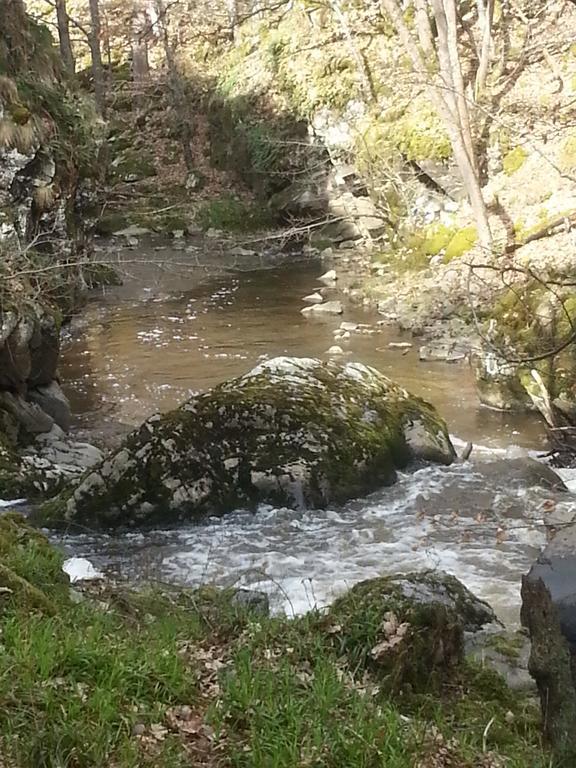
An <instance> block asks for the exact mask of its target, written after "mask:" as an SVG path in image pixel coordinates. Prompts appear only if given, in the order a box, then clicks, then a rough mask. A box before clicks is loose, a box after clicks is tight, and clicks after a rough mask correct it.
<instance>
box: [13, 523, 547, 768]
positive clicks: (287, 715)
mask: <svg viewBox="0 0 576 768" xmlns="http://www.w3.org/2000/svg"><path fill="white" fill-rule="evenodd" d="M16 520H17V519H16V518H12V517H10V516H8V517H6V516H5V517H3V518H0V554H1V555H2V563H3V566H4V567H6V568H8V569H10V571H11V572H12V574H14V575H15V576H16V577H17V578H18V579H21V580H22V581H23V582H24V583H26V584H28V585H29V587H30V589H29V590H28V591H26V592H22V593H20V594H19V595H16V594H15V593H14V592H13V591H12V588H11V586H10V583H8V584H7V583H6V581H5V580H4V579H3V575H2V572H1V571H0V588H1V589H0V631H1V634H0V762H1V763H2V764H3V765H10V766H17V767H18V768H38V766H45V767H46V768H56V767H58V768H62V767H64V766H65V767H66V768H101V767H102V766H104V765H106V766H114V767H115V768H136V766H158V767H160V768H178V767H180V766H182V767H183V766H190V765H198V766H222V767H223V768H224V766H226V767H228V766H237V767H238V768H271V766H277V767H278V768H302V767H303V766H314V767H315V768H337V767H338V768H340V766H350V767H351V768H384V766H386V768H414V766H422V767H425V768H428V766H437V765H445V766H448V765H449V766H457V767H458V768H488V767H490V768H492V766H500V765H503V764H505V765H506V766H508V768H526V766H530V767H531V768H545V766H546V767H549V766H550V765H551V763H550V758H549V756H547V755H546V754H545V753H544V752H543V750H542V748H541V746H540V743H539V733H538V727H537V722H536V717H535V714H536V713H535V710H534V709H533V708H532V707H531V706H530V705H529V704H528V703H527V702H525V701H523V700H522V699H521V698H519V697H518V696H516V695H512V694H511V693H510V691H508V690H507V689H506V687H505V686H504V684H503V682H502V680H501V679H500V678H498V676H497V675H495V674H494V673H492V672H489V671H487V670H485V669H481V668H479V667H475V666H470V665H462V666H460V667H459V669H458V670H457V671H456V672H455V674H454V675H453V676H451V677H450V683H449V684H445V685H444V686H443V687H442V688H439V689H438V688H436V689H435V690H431V689H427V685H426V680H424V681H422V682H423V685H421V686H420V689H419V692H418V694H416V693H415V692H414V691H413V690H412V689H411V687H410V686H407V687H405V688H403V689H402V690H399V691H397V692H396V693H395V694H394V695H393V696H392V695H390V694H388V693H386V692H385V690H384V688H381V687H380V685H379V681H378V679H377V678H375V677H373V676H372V675H371V674H370V672H368V671H366V670H365V669H359V668H358V666H357V665H354V664H351V663H350V659H351V658H353V656H349V655H346V654H344V655H343V654H342V649H341V648H340V645H339V643H338V642H336V641H335V634H334V621H327V619H326V616H325V615H324V614H321V613H314V612H313V613H311V614H309V615H307V616H305V617H303V618H300V619H296V620H288V619H284V618H266V617H265V616H262V615H257V614H254V613H249V612H247V611H246V610H245V609H243V608H239V607H237V606H234V605H233V603H232V602H231V600H230V595H229V593H226V592H217V591H215V590H208V589H204V590H201V591H199V592H198V591H197V592H182V591H175V590H169V589H167V588H165V589H164V590H158V589H156V590H152V589H148V590H145V591H141V592H138V593H136V592H132V591H130V590H128V589H126V588H123V587H119V586H113V585H106V584H104V583H101V584H99V585H92V586H90V587H86V588H85V589H83V590H77V589H75V590H73V591H71V590H70V588H69V587H68V585H67V583H66V579H65V577H63V575H62V572H61V570H60V566H61V557H60V555H59V554H58V553H57V552H56V551H55V550H54V549H52V548H51V547H50V546H49V545H48V543H47V542H46V541H45V540H44V539H43V537H42V536H41V535H40V534H38V533H36V532H34V531H32V530H31V529H29V528H28V527H26V526H25V525H23V524H22V523H21V522H17V521H16ZM37 593H38V594H42V595H43V596H44V600H45V603H44V602H42V601H38V600H36V599H35V597H36V596H37ZM357 608H358V610H355V609H354V605H353V604H351V602H350V600H348V602H347V612H348V613H350V611H351V615H353V616H356V619H359V617H360V609H362V610H364V607H363V605H359V606H357ZM348 613H347V614H346V615H342V616H340V618H341V619H342V620H343V621H344V620H347V618H349V617H348ZM338 615H339V614H338ZM354 626H356V625H355V624H354ZM372 629H373V628H370V627H368V632H371V631H372ZM488 723H490V724H491V725H490V727H489V728H488V729H487V725H488ZM438 754H443V755H444V759H445V761H444V762H442V763H439V762H434V761H435V760H436V759H437V755H438Z"/></svg>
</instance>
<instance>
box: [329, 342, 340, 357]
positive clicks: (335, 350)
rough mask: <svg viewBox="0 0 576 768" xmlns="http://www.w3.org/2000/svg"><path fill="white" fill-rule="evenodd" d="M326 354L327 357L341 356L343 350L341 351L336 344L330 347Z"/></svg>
mask: <svg viewBox="0 0 576 768" xmlns="http://www.w3.org/2000/svg"><path fill="white" fill-rule="evenodd" d="M326 354H327V355H343V354H344V350H343V349H342V347H339V346H338V345H337V344H335V345H334V346H332V347H330V349H329V350H327V352H326Z"/></svg>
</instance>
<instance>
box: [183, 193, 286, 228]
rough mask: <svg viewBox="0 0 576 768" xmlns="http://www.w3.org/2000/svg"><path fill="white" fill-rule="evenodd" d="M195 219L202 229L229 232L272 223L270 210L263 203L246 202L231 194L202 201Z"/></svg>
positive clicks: (262, 226)
mask: <svg viewBox="0 0 576 768" xmlns="http://www.w3.org/2000/svg"><path fill="white" fill-rule="evenodd" d="M196 220H197V222H198V224H199V225H200V226H201V227H202V228H203V229H210V228H213V229H221V230H224V231H229V232H253V231H256V230H258V229H265V228H266V227H270V226H271V225H272V223H273V222H272V216H271V214H270V211H269V210H268V209H267V208H266V207H265V206H264V205H263V204H258V203H253V204H248V203H245V202H243V201H242V200H239V199H238V198H235V197H232V196H227V197H222V198H220V199H219V200H212V201H211V202H208V203H203V204H202V206H201V207H200V209H199V210H198V212H197V214H196Z"/></svg>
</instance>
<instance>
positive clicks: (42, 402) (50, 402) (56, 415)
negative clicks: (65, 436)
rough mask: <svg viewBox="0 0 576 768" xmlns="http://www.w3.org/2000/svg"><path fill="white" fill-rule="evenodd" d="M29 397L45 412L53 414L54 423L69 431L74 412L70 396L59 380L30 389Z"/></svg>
mask: <svg viewBox="0 0 576 768" xmlns="http://www.w3.org/2000/svg"><path fill="white" fill-rule="evenodd" d="M28 399H29V400H30V401H31V402H33V403H36V405H38V406H39V407H40V408H41V409H42V410H43V411H44V413H47V414H48V415H49V416H51V417H52V419H53V420H54V423H55V424H57V425H58V426H59V427H60V428H61V429H63V430H64V432H68V430H69V429H70V422H71V420H72V412H71V410H70V403H69V402H68V398H67V397H66V395H65V394H64V392H63V391H62V388H61V387H60V384H58V382H57V381H53V382H52V383H51V384H49V385H48V386H45V387H38V388H37V389H32V390H30V391H29V392H28Z"/></svg>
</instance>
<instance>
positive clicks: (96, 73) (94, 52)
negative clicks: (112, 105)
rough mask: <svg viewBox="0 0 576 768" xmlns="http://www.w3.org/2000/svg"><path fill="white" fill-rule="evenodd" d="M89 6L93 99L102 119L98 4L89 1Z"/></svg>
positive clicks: (103, 92)
mask: <svg viewBox="0 0 576 768" xmlns="http://www.w3.org/2000/svg"><path fill="white" fill-rule="evenodd" d="M89 5H90V22H91V27H92V28H91V31H90V53H91V56H92V77H93V79H94V98H95V100H96V107H97V108H98V111H99V112H100V114H101V115H102V116H103V117H104V116H105V113H106V103H105V98H104V97H105V91H104V69H103V67H102V52H101V50H100V45H101V31H100V3H99V0H89Z"/></svg>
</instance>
